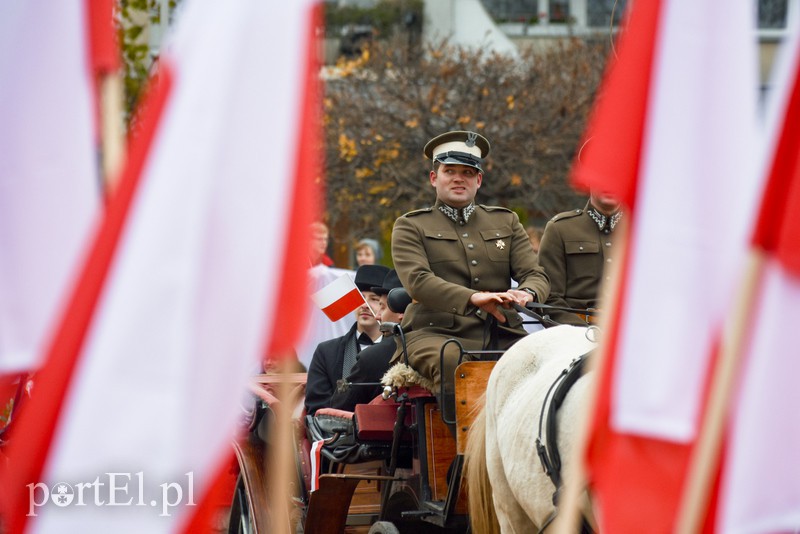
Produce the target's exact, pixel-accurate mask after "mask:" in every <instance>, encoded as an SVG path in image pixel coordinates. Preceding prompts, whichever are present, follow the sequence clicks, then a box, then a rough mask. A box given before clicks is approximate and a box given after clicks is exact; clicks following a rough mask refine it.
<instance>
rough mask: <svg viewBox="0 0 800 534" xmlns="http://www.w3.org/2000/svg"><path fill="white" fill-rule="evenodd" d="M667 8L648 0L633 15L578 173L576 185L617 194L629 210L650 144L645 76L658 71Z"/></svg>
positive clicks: (594, 117) (599, 102)
mask: <svg viewBox="0 0 800 534" xmlns="http://www.w3.org/2000/svg"><path fill="white" fill-rule="evenodd" d="M662 4H663V3H662V1H661V0H654V1H652V2H642V3H641V4H637V5H636V9H633V10H632V11H631V13H630V16H629V20H628V21H627V22H626V24H625V28H624V31H623V32H622V34H621V35H620V37H619V40H618V44H617V50H619V52H620V55H619V57H618V58H616V59H615V60H613V61H611V62H610V64H609V67H608V72H607V73H606V76H605V80H606V82H605V85H604V86H603V87H602V88H601V92H600V93H599V94H598V96H597V104H596V106H595V111H594V113H593V115H592V117H591V119H590V121H589V124H588V126H587V128H586V132H587V134H586V139H585V140H584V145H583V148H582V150H581V151H580V152H579V154H578V162H577V164H576V166H575V168H574V171H573V175H572V182H573V183H574V184H575V186H576V187H579V188H585V189H591V188H594V189H597V190H600V191H605V192H607V193H611V194H613V195H614V196H615V197H616V198H618V199H619V200H620V201H621V202H622V203H623V204H625V205H626V206H629V207H633V205H634V203H635V199H636V184H637V176H638V173H639V164H640V160H641V154H642V147H643V146H644V145H645V142H646V139H645V120H646V115H647V105H648V101H649V99H650V76H645V75H642V73H651V72H652V68H653V58H654V55H655V44H654V43H655V42H656V38H657V36H658V19H659V14H660V13H661V11H662ZM620 110H625V113H624V114H620Z"/></svg>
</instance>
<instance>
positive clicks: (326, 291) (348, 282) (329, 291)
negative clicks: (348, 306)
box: [311, 274, 358, 308]
mask: <svg viewBox="0 0 800 534" xmlns="http://www.w3.org/2000/svg"><path fill="white" fill-rule="evenodd" d="M353 290H356V291H358V287H356V283H355V281H354V280H353V279H352V278H351V277H350V275H349V274H343V275H342V276H340V277H339V278H337V279H336V280H334V281H333V282H331V283H330V284H328V285H327V286H325V287H323V288H322V289H320V290H319V291H317V292H316V293H314V294H313V295H311V298H312V300H313V301H314V303H315V304H316V305H317V306H319V307H320V308H327V307H328V306H330V305H331V304H333V303H334V302H336V301H337V300H339V299H340V298H342V297H343V296H345V295H347V294H348V293H350V292H351V291H353Z"/></svg>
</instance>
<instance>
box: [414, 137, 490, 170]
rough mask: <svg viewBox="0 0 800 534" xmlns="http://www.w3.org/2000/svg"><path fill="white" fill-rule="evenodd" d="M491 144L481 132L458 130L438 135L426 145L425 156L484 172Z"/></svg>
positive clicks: (440, 161)
mask: <svg viewBox="0 0 800 534" xmlns="http://www.w3.org/2000/svg"><path fill="white" fill-rule="evenodd" d="M490 149H491V146H490V145H489V141H488V140H487V139H486V138H485V137H484V136H482V135H481V134H478V133H475V132H467V131H464V130H456V131H452V132H447V133H443V134H441V135H437V136H436V137H434V138H433V139H431V140H430V141H428V143H427V144H426V145H425V148H424V149H423V152H424V153H425V157H426V158H428V159H430V160H433V161H434V162H437V161H438V162H439V163H444V164H447V165H468V166H470V167H474V168H476V169H478V170H479V171H481V172H483V169H482V168H481V164H482V163H483V159H484V158H485V157H486V156H488V155H489V150H490Z"/></svg>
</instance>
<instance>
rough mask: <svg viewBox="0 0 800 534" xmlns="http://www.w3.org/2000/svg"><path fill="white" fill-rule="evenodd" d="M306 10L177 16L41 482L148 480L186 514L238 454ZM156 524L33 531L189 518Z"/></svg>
mask: <svg viewBox="0 0 800 534" xmlns="http://www.w3.org/2000/svg"><path fill="white" fill-rule="evenodd" d="M309 5H310V2H288V3H282V4H274V5H273V4H266V3H264V2H260V1H257V0H235V1H232V2H227V3H226V4H225V6H220V5H219V3H218V2H215V1H214V0H187V1H186V3H185V5H184V6H183V7H184V9H183V11H182V12H181V19H180V20H179V21H178V28H177V33H176V35H175V39H174V42H173V46H172V47H171V48H170V49H168V50H167V51H166V52H165V53H164V54H163V55H162V56H161V64H160V68H161V69H164V70H165V72H168V73H169V72H171V73H173V75H174V86H173V87H172V91H171V93H170V95H169V97H168V100H167V103H166V107H165V109H164V113H163V114H162V117H161V122H160V126H159V128H158V130H157V132H156V136H155V138H154V145H153V148H152V150H151V152H150V154H149V157H148V159H147V162H146V165H145V167H144V170H143V175H142V181H141V183H140V185H139V188H138V190H137V192H136V196H135V198H134V200H133V204H132V206H131V211H130V213H129V214H128V220H127V226H126V227H125V229H124V230H123V234H122V235H121V237H120V242H119V250H118V253H117V255H116V257H115V259H114V262H113V264H112V267H111V272H110V273H109V278H108V281H107V284H106V286H105V289H104V292H103V294H102V296H101V299H100V302H99V304H98V308H97V310H96V311H95V318H94V320H93V322H92V325H91V327H90V330H89V332H88V338H87V340H86V343H85V345H84V349H83V355H82V359H81V362H80V364H79V368H78V371H77V374H76V377H75V378H74V380H73V383H72V385H71V388H70V392H69V393H68V398H67V401H66V402H65V411H64V413H63V416H62V419H61V422H60V426H59V429H58V430H57V433H56V437H55V443H54V448H53V450H52V453H51V456H50V458H49V460H48V464H47V466H46V480H47V481H48V483H54V482H56V481H67V482H76V483H77V482H92V481H94V480H95V478H96V477H98V476H100V477H101V478H102V477H103V476H104V474H105V473H108V472H120V473H137V472H143V478H144V484H145V485H146V486H147V487H145V488H144V492H145V495H146V500H147V501H148V502H149V500H150V499H153V501H154V502H157V503H158V504H159V505H160V504H162V499H161V496H160V494H157V493H156V492H159V491H160V488H159V486H160V485H161V484H166V483H176V484H177V483H182V484H183V492H184V495H183V497H184V498H183V501H182V502H181V504H182V505H186V504H187V501H186V497H187V495H186V493H187V490H188V488H187V487H186V485H187V483H188V482H187V473H191V474H192V483H193V484H192V490H193V494H194V495H195V496H198V495H201V494H202V493H203V490H204V488H205V487H206V486H207V484H208V483H209V477H210V476H212V475H213V474H214V473H213V472H212V470H213V469H214V468H215V467H217V465H218V462H219V461H220V458H221V457H222V455H225V454H228V453H229V451H230V440H231V438H232V436H233V432H234V430H235V425H236V421H237V415H238V413H239V408H238V403H239V401H240V399H241V391H242V390H243V388H244V386H245V384H246V380H247V377H248V376H249V375H250V374H252V373H253V372H256V371H257V369H258V364H259V362H260V357H261V356H262V352H263V350H264V347H265V346H266V345H267V344H268V340H267V339H266V333H267V332H266V330H267V329H268V328H269V325H271V324H273V323H274V322H275V321H277V320H279V319H280V306H276V305H275V303H271V302H270V296H271V295H275V294H277V293H278V287H279V284H280V275H281V272H280V269H281V267H282V261H281V256H282V251H283V250H285V246H286V242H285V232H286V228H287V227H288V219H287V218H288V210H289V208H290V207H291V202H290V200H291V199H290V194H291V193H292V192H293V177H294V175H295V163H296V161H295V160H296V154H297V153H298V150H297V147H296V146H295V141H296V140H297V139H298V126H299V120H298V117H299V115H300V114H299V111H300V109H299V106H300V105H301V102H300V98H299V97H300V96H301V95H303V94H304V88H303V86H302V83H303V76H304V75H305V60H306V50H307V45H308V44H309V43H306V42H305V41H306V37H307V36H308V27H307V26H308V21H309V19H308V16H309V14H310V10H309ZM276 19H277V20H280V21H281V24H278V25H275V24H274V20H276ZM264 28H270V31H265V30H264ZM210 35H213V36H214V38H213V39H209V36H210ZM275 50H281V51H282V53H281V54H275V53H274V51H275ZM291 320H301V318H297V317H294V318H291ZM160 510H161V508H159V507H154V508H152V509H151V508H150V507H135V506H130V507H114V508H104V507H96V506H95V507H87V508H84V509H74V510H70V512H71V513H70V514H68V515H65V514H63V513H59V512H60V511H61V510H57V509H53V507H51V508H48V509H47V510H44V511H43V513H42V514H41V517H40V518H39V520H37V521H35V522H34V527H36V529H37V530H41V531H53V532H55V531H59V532H63V531H76V532H77V531H82V532H90V531H91V532H110V531H114V532H165V531H170V530H175V529H176V528H177V527H178V526H179V525H180V524H181V522H182V521H184V520H185V518H186V516H187V513H191V512H192V509H191V508H190V507H186V506H179V507H176V508H174V509H173V510H171V514H170V517H160V516H159V511H160ZM87 527H88V528H87Z"/></svg>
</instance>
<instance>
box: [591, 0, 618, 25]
mask: <svg viewBox="0 0 800 534" xmlns="http://www.w3.org/2000/svg"><path fill="white" fill-rule="evenodd" d="M627 4H628V2H627V0H587V2H586V23H587V26H590V27H595V28H596V27H608V26H609V25H610V23H611V17H612V16H613V17H614V26H619V24H620V22H622V17H623V15H624V14H625V8H626V7H627Z"/></svg>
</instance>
